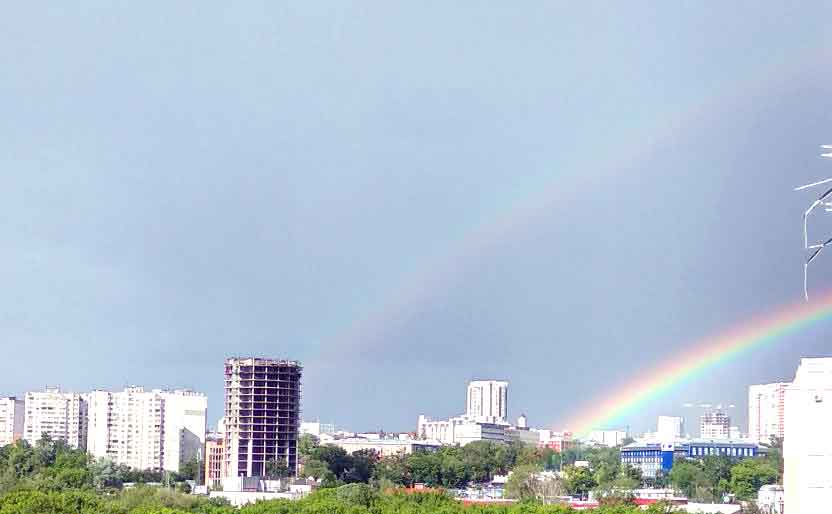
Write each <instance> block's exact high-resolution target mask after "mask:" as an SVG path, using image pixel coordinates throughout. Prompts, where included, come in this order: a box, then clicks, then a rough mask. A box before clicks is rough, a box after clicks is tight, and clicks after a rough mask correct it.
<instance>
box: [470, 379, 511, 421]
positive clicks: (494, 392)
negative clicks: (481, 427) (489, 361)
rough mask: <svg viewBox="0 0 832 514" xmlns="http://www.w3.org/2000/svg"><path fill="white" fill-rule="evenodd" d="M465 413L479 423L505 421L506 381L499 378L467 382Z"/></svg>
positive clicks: (506, 403)
mask: <svg viewBox="0 0 832 514" xmlns="http://www.w3.org/2000/svg"><path fill="white" fill-rule="evenodd" d="M465 414H466V415H467V416H468V417H469V418H471V419H473V420H475V421H478V422H481V423H506V418H507V417H508V382H505V381H500V380H473V381H471V382H468V395H467V401H466V409H465Z"/></svg>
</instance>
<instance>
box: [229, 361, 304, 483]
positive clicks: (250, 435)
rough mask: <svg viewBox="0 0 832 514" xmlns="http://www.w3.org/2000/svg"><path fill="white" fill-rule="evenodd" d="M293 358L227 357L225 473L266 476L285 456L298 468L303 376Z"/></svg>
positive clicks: (291, 469)
mask: <svg viewBox="0 0 832 514" xmlns="http://www.w3.org/2000/svg"><path fill="white" fill-rule="evenodd" d="M302 371H303V367H302V366H301V365H300V363H299V362H297V361H288V360H277V359H260V358H256V357H244V358H236V357H235V358H229V359H226V361H225V445H224V446H225V460H226V463H225V470H226V473H227V476H229V477H240V476H243V477H254V476H264V475H265V473H266V466H267V463H268V462H271V461H274V460H275V459H280V460H283V461H284V462H285V463H286V464H287V465H288V467H289V471H290V472H291V473H296V472H297V440H298V429H299V426H300V395H301V383H300V382H301V374H302Z"/></svg>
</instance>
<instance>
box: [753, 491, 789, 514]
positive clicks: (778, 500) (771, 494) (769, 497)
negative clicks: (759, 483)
mask: <svg viewBox="0 0 832 514" xmlns="http://www.w3.org/2000/svg"><path fill="white" fill-rule="evenodd" d="M784 505H785V492H784V491H783V486H782V485H778V484H772V485H764V486H763V487H761V488H760V491H759V492H758V493H757V507H758V508H759V509H760V512H761V513H762V514H783V513H784V512H785V510H784V509H783V507H784Z"/></svg>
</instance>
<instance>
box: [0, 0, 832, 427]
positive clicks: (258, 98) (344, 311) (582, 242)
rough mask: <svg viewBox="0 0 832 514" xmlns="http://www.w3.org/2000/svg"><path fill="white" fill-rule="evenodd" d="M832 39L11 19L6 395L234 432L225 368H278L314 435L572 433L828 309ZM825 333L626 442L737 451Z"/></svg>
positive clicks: (350, 10)
mask: <svg viewBox="0 0 832 514" xmlns="http://www.w3.org/2000/svg"><path fill="white" fill-rule="evenodd" d="M830 11H832V7H831V6H830V4H829V3H825V2H801V3H800V4H799V5H792V6H790V5H777V4H774V3H769V4H767V5H762V6H761V5H759V4H748V5H743V4H739V3H737V4H736V5H720V6H719V8H715V7H714V5H713V4H710V5H706V4H702V5H698V4H692V5H684V6H682V5H676V4H674V5H672V6H670V5H666V6H664V5H661V4H659V5H657V4H656V3H649V2H643V3H640V4H637V3H633V4H628V5H627V6H626V8H625V7H618V8H610V7H609V6H607V5H602V4H594V3H581V5H578V4H577V3H572V4H569V5H554V4H553V3H551V2H525V3H523V4H522V5H520V6H518V5H509V4H505V5H493V6H487V5H478V6H477V7H476V8H472V7H471V6H469V5H459V6H454V5H447V4H445V3H424V2H420V3H418V4H416V3H414V4H411V5H403V4H400V3H396V4H395V5H394V4H392V3H389V2H376V3H373V2H367V3H362V4H360V5H354V6H346V5H343V4H341V3H331V4H326V3H313V5H310V3H309V2H296V3H291V2H289V3H282V4H280V5H276V4H273V3H261V4H258V3H248V4H245V5H244V6H243V5H239V4H237V5H229V4H223V3H200V4H199V5H198V7H196V4H193V5H187V4H176V3H174V4H165V5H164V8H160V4H156V5H151V4H133V5H129V6H127V5H110V3H104V2H102V3H98V4H96V3H94V2H87V3H85V4H84V7H83V8H79V7H77V6H75V7H73V6H68V5H63V4H55V5H52V6H50V7H48V8H47V9H43V8H36V7H34V6H31V5H25V4H17V5H9V6H7V7H6V12H5V14H4V16H3V17H2V18H0V34H3V36H2V40H3V44H2V45H0V64H2V66H3V69H6V70H14V72H13V73H6V74H4V76H3V78H2V79H0V107H1V108H0V112H2V116H0V168H2V170H3V173H2V186H3V187H0V204H2V205H3V208H2V212H3V216H2V217H1V218H0V220H2V221H0V223H2V230H0V237H2V248H3V251H2V252H0V273H2V283H3V286H4V291H5V292H6V294H4V295H2V297H0V311H2V313H3V314H2V317H0V341H2V342H3V348H4V350H5V352H4V359H5V360H4V363H5V366H4V373H2V374H0V391H1V392H2V393H3V394H16V393H21V392H23V391H28V390H39V389H42V388H43V387H44V386H45V385H48V384H49V385H60V386H62V387H64V388H66V389H69V390H78V391H86V390H90V389H93V388H120V387H122V386H125V385H128V384H143V385H146V386H148V387H162V386H164V387H190V388H193V389H195V390H198V391H202V392H205V393H206V394H207V395H208V398H209V417H210V419H211V422H212V423H213V422H214V421H215V420H216V419H217V418H218V417H219V416H220V415H221V407H222V398H223V375H222V374H223V361H224V359H225V358H226V357H228V356H233V355H240V356H243V355H260V356H269V357H280V358H287V359H297V360H299V361H301V362H302V363H303V365H304V374H303V400H302V407H303V415H304V417H305V418H307V419H315V418H320V419H321V420H324V421H331V422H335V423H338V424H341V425H345V426H351V427H353V428H355V429H362V428H366V429H379V428H384V429H389V430H412V429H413V428H414V425H415V422H416V415H417V414H419V413H431V414H435V415H437V416H449V415H454V414H457V413H458V412H460V411H461V410H462V409H463V407H464V400H465V398H464V395H463V393H464V390H465V384H466V382H467V381H468V380H470V379H475V378H498V379H504V380H507V381H509V382H510V384H511V385H510V393H509V397H510V404H509V405H510V413H509V414H510V416H512V417H514V416H517V415H519V414H520V413H521V412H523V413H525V414H526V415H528V417H529V419H530V420H531V422H532V423H533V424H534V425H535V426H553V427H557V428H563V424H564V423H566V422H567V421H568V420H569V419H570V415H571V414H572V413H573V412H574V410H575V409H577V408H578V406H579V405H582V404H585V403H586V402H592V401H595V400H594V399H598V398H604V397H605V396H607V395H609V394H611V392H613V391H615V390H616V388H618V387H620V385H621V384H623V383H626V382H628V381H630V380H633V379H634V378H636V377H638V376H639V374H640V373H644V372H645V370H648V369H651V368H652V367H654V366H656V365H660V364H661V363H668V362H672V361H673V359H674V357H675V356H677V355H680V354H681V353H682V352H685V351H689V350H690V349H691V348H692V347H693V346H694V345H696V344H697V342H698V341H700V340H702V339H704V338H706V337H708V336H711V335H714V334H720V333H722V332H724V331H726V330H728V329H730V328H732V327H734V326H736V325H739V324H743V323H746V322H747V321H748V320H750V319H753V318H756V317H759V316H763V315H765V313H767V312H770V311H773V310H776V309H779V308H781V307H783V306H787V305H792V304H796V303H798V302H801V301H802V295H803V290H802V285H803V268H802V262H803V257H804V255H803V253H802V251H803V247H802V231H801V214H802V213H803V211H804V210H805V208H806V205H807V202H808V201H810V200H811V199H812V195H811V194H808V195H806V194H801V193H795V192H793V191H792V189H793V188H794V186H797V185H800V184H803V183H807V182H810V181H812V180H815V179H818V178H823V177H827V176H829V175H830V174H832V173H830V171H832V168H830V163H829V161H824V160H822V159H820V158H819V157H818V155H817V154H818V152H817V146H818V145H819V144H821V143H828V142H830V133H829V126H830V117H829V112H831V110H830V109H831V108H832V95H830V93H832V91H830V89H832V80H830V79H832V70H830V67H829V65H828V63H829V58H830V57H832V40H830V36H829V31H828V27H827V25H828V19H829V15H830V14H832V12H830ZM827 221H828V219H827ZM826 226H827V227H828V224H827V225H826ZM823 228H824V225H823V222H822V220H821V221H820V222H819V223H818V224H817V225H815V226H814V227H813V230H817V231H819V233H820V231H822V230H823ZM811 287H812V289H813V291H814V292H815V293H816V294H822V293H823V291H826V290H828V289H829V288H830V287H832V262H824V261H823V260H820V261H818V265H817V266H816V267H815V268H813V270H812V283H811ZM829 329H830V324H829V322H821V323H818V324H816V325H814V326H812V327H809V328H807V329H805V330H802V331H800V332H798V333H794V334H791V335H788V336H785V337H782V338H779V339H778V340H777V341H774V342H772V343H771V344H770V345H764V346H760V347H758V348H755V349H754V351H753V352H749V353H745V354H742V355H740V356H739V357H738V358H737V359H735V360H733V361H730V362H726V363H724V364H722V365H720V366H717V367H714V368H713V369H711V370H709V372H708V373H706V374H704V375H701V376H697V377H696V379H695V380H691V381H689V382H687V383H685V384H683V385H682V386H679V387H677V388H675V389H673V390H672V391H670V392H669V393H668V394H667V395H665V396H662V397H660V398H656V399H655V401H652V402H651V403H649V404H647V405H645V406H644V409H643V410H642V411H640V412H639V413H638V415H633V416H632V417H631V418H630V419H625V420H622V421H621V422H622V423H623V424H627V425H629V426H630V427H631V428H632V429H633V430H641V431H645V430H648V429H651V427H652V424H654V423H655V419H656V416H657V415H659V414H667V413H676V414H678V415H690V416H691V417H693V416H696V415H698V412H697V411H692V410H691V411H686V408H685V407H683V405H684V404H685V403H694V404H699V403H710V404H717V403H721V404H724V405H728V404H736V405H737V406H738V408H737V409H736V411H732V412H730V414H731V416H732V417H734V418H735V420H736V422H737V424H738V425H740V426H742V425H743V424H744V421H743V420H744V417H745V415H746V412H745V411H744V407H743V406H744V402H745V400H744V399H745V398H746V397H747V392H748V391H747V386H748V384H757V383H766V382H775V381H780V380H791V378H792V377H793V376H794V370H795V368H796V367H797V365H798V361H799V359H800V357H801V356H812V355H823V354H824V353H825V352H828V344H825V342H827V341H828V338H826V337H827V336H825V335H824V334H827V333H828V331H829Z"/></svg>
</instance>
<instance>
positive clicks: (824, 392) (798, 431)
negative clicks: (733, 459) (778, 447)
mask: <svg viewBox="0 0 832 514" xmlns="http://www.w3.org/2000/svg"><path fill="white" fill-rule="evenodd" d="M830 427H832V358H822V359H801V361H800V366H799V367H798V369H797V373H796V375H795V378H794V382H793V383H792V384H791V385H789V386H788V387H786V394H785V431H784V440H783V458H784V464H785V472H784V484H783V486H784V489H785V491H784V492H785V496H784V499H785V512H788V513H789V514H827V513H828V512H829V511H830V506H831V505H832V473H830V470H832V437H830Z"/></svg>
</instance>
